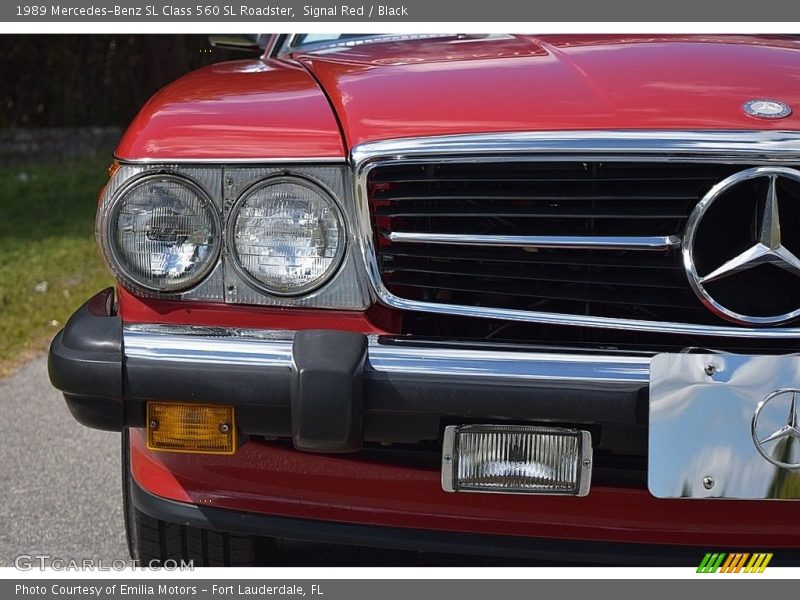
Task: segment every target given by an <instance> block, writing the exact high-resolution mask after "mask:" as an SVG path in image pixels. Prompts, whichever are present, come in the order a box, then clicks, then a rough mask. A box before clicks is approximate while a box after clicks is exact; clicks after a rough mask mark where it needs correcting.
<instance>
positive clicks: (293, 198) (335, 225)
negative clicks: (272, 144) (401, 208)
mask: <svg viewBox="0 0 800 600" xmlns="http://www.w3.org/2000/svg"><path fill="white" fill-rule="evenodd" d="M227 235H228V251H229V252H231V253H232V255H233V258H234V261H235V265H236V266H237V267H238V268H239V269H240V270H241V273H242V275H243V276H244V278H245V279H246V280H248V281H249V282H250V283H251V284H252V285H254V286H255V287H257V288H260V289H262V290H264V291H265V292H267V293H268V294H274V295H278V296H296V295H299V294H306V293H309V292H310V291H312V290H314V289H317V288H318V287H320V286H321V285H323V284H324V283H325V282H326V281H328V280H329V279H330V278H331V277H332V276H333V274H334V273H335V272H336V269H337V268H338V267H339V264H340V263H341V261H342V256H343V254H344V248H345V240H346V236H345V230H344V219H343V217H342V214H341V212H340V210H339V207H338V205H337V203H336V201H335V200H334V199H333V198H332V197H331V195H330V194H329V193H328V192H327V191H325V190H324V189H323V188H322V187H321V186H319V185H317V184H315V183H313V182H311V181H309V180H306V179H303V178H301V177H295V176H281V177H271V178H267V179H265V180H262V181H261V182H259V183H257V184H255V185H253V186H252V187H251V188H249V189H247V190H245V191H244V193H243V194H242V196H241V197H240V198H239V200H238V201H237V203H236V205H235V206H234V207H233V210H232V211H231V214H230V216H229V218H228V225H227Z"/></svg>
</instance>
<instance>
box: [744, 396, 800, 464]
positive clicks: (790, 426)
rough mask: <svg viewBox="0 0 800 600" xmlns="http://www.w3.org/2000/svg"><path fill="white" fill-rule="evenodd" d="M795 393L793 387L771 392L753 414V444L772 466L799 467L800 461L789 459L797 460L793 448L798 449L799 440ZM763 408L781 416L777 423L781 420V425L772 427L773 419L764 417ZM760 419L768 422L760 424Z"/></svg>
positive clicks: (799, 428)
mask: <svg viewBox="0 0 800 600" xmlns="http://www.w3.org/2000/svg"><path fill="white" fill-rule="evenodd" d="M798 394H800V390H795V389H783V390H778V391H776V392H772V393H771V394H770V395H769V396H767V397H766V398H764V399H763V400H762V401H761V402H760V403H759V404H758V406H757V407H756V411H755V413H753V421H752V434H753V443H754V444H755V445H756V449H757V450H758V453H759V454H761V456H763V457H764V458H765V459H767V460H768V461H769V462H771V463H772V464H773V465H775V466H777V467H782V468H784V469H800V462H793V461H794V460H797V459H796V458H795V451H796V450H795V448H800V446H798V445H797V444H798V441H800V427H798V420H797V395H798ZM787 404H788V406H786V405H787ZM767 411H770V413H771V415H780V416H782V417H783V420H782V421H778V423H781V422H782V423H783V425H780V424H778V425H777V428H776V423H775V421H774V419H771V418H769V417H765V413H766V412H767ZM761 421H770V425H767V424H762V423H761ZM762 430H766V431H762Z"/></svg>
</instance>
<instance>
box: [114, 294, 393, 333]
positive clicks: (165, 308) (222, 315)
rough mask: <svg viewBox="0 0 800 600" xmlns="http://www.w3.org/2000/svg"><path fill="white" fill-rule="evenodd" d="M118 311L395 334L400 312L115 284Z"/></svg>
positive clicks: (194, 321)
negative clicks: (243, 300) (250, 301)
mask: <svg viewBox="0 0 800 600" xmlns="http://www.w3.org/2000/svg"><path fill="white" fill-rule="evenodd" d="M117 301H118V313H119V315H120V317H122V320H123V321H124V322H126V323H163V324H173V325H176V324H177V325H207V326H212V327H246V328H247V327H252V328H256V329H290V330H302V329H339V330H345V331H355V332H357V333H365V334H373V333H374V334H383V333H396V332H398V331H399V330H400V321H399V319H400V315H399V313H397V312H396V311H391V310H389V309H387V308H384V307H379V306H375V307H373V308H371V309H370V310H369V311H368V312H367V313H362V312H348V311H341V310H339V311H337V310H309V309H296V308H270V307H264V306H239V305H228V304H214V303H210V302H180V301H176V300H153V299H150V298H139V297H138V296H135V295H133V294H132V293H130V292H129V291H127V290H126V289H125V288H123V287H121V286H118V287H117Z"/></svg>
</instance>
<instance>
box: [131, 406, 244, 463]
mask: <svg viewBox="0 0 800 600" xmlns="http://www.w3.org/2000/svg"><path fill="white" fill-rule="evenodd" d="M147 447H148V448H149V449H150V450H161V451H166V452H186V453H196V454H233V453H234V452H236V423H235V422H234V417H233V407H231V406H211V405H206V404H178V403H172V402H148V403H147Z"/></svg>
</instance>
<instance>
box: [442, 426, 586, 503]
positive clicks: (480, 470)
mask: <svg viewBox="0 0 800 600" xmlns="http://www.w3.org/2000/svg"><path fill="white" fill-rule="evenodd" d="M591 475H592V437H591V435H590V434H589V432H588V431H579V430H577V429H562V428H556V427H526V426H516V425H464V426H461V427H455V426H451V427H447V428H446V429H445V431H444V448H443V452H442V489H444V490H445V491H446V492H495V493H506V494H550V495H554V494H556V495H557V494H561V495H571V496H585V495H586V494H588V493H589V486H590V484H591Z"/></svg>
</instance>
